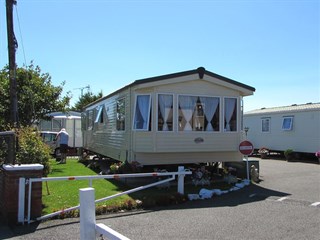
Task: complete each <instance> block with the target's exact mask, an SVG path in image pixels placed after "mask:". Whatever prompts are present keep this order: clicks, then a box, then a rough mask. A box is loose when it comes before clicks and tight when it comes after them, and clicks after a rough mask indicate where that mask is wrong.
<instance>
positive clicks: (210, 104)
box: [200, 97, 219, 131]
mask: <svg viewBox="0 0 320 240" xmlns="http://www.w3.org/2000/svg"><path fill="white" fill-rule="evenodd" d="M200 101H201V103H202V106H203V109H204V115H205V117H206V119H207V121H208V124H207V127H206V131H213V127H212V124H211V121H212V118H213V116H214V113H215V112H216V110H217V107H218V104H219V98H213V97H200Z"/></svg>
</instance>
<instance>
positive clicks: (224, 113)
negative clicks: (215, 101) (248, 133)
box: [222, 96, 240, 133]
mask: <svg viewBox="0 0 320 240" xmlns="http://www.w3.org/2000/svg"><path fill="white" fill-rule="evenodd" d="M226 99H235V100H236V106H235V110H236V114H235V116H236V124H235V127H236V130H233V131H231V130H227V129H226V126H225V122H226V121H225V120H226ZM238 106H239V98H238V97H233V96H224V97H223V109H222V111H223V119H222V128H223V131H224V132H225V133H237V132H239V129H240V127H239V123H240V122H239V121H240V119H239V107H238ZM235 110H233V112H232V115H231V118H230V121H231V120H232V116H233V114H234V111H235Z"/></svg>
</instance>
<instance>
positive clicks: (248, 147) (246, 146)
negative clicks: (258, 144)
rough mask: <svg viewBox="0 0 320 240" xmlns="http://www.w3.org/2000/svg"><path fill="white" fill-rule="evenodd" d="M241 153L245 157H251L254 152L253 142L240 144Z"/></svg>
mask: <svg viewBox="0 0 320 240" xmlns="http://www.w3.org/2000/svg"><path fill="white" fill-rule="evenodd" d="M239 151H240V152H241V153H242V154H243V155H250V154H251V153H252V152H253V145H252V143H251V142H249V141H247V140H246V141H242V142H241V143H240V144H239Z"/></svg>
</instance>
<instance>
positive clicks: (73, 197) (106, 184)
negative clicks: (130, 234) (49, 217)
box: [42, 158, 134, 214]
mask: <svg viewBox="0 0 320 240" xmlns="http://www.w3.org/2000/svg"><path fill="white" fill-rule="evenodd" d="M50 166H51V173H50V174H49V175H48V177H61V176H89V175H97V174H96V173H95V172H94V171H92V170H91V169H90V168H87V167H86V166H85V165H83V164H81V163H79V162H78V160H77V159H75V158H68V160H67V164H58V163H57V162H56V161H55V160H53V159H52V160H50ZM47 183H48V190H49V194H48V191H47V186H46V183H45V182H43V186H42V202H43V205H44V208H43V213H44V214H47V213H51V212H54V211H57V210H61V209H65V208H68V207H73V206H76V205H78V204H79V189H80V188H86V187H89V180H67V181H66V180H62V181H48V182H47ZM122 185H123V184H120V183H119V184H118V183H117V185H116V184H114V183H112V182H110V181H108V180H105V179H97V180H93V181H92V187H93V188H94V189H95V198H96V199H99V198H103V197H107V196H111V195H114V194H116V193H119V192H123V191H124V189H125V186H122ZM128 200H133V199H132V198H131V197H130V196H128V195H123V196H120V197H117V198H115V199H111V200H108V201H107V202H101V203H98V205H107V206H112V205H121V204H123V203H125V202H126V201H128ZM133 201H134V200H133Z"/></svg>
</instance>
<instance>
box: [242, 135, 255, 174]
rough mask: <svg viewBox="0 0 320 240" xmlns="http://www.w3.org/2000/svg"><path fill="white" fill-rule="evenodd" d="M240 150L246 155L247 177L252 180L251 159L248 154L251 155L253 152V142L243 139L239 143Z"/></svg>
mask: <svg viewBox="0 0 320 240" xmlns="http://www.w3.org/2000/svg"><path fill="white" fill-rule="evenodd" d="M239 151H240V152H241V153H242V154H243V155H244V156H245V159H246V161H247V179H248V180H250V176H249V159H248V155H250V154H251V153H252V152H253V145H252V143H251V142H249V141H247V140H245V141H242V142H241V143H240V144H239Z"/></svg>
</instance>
